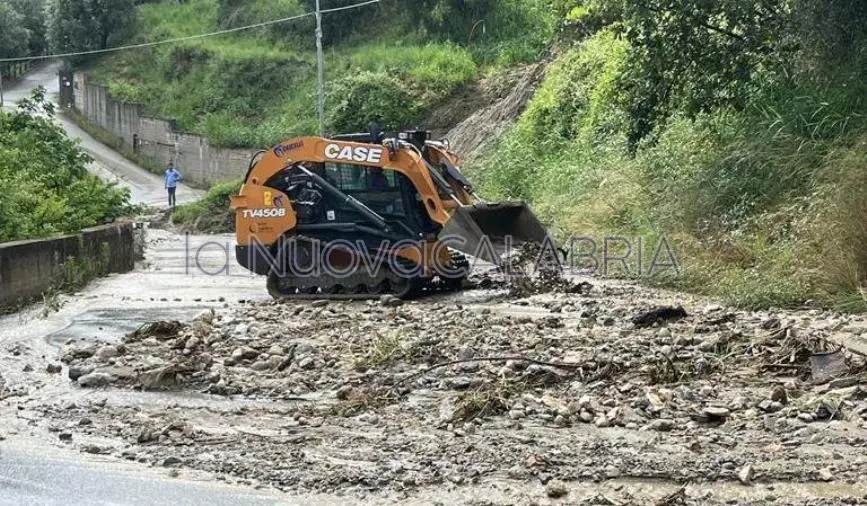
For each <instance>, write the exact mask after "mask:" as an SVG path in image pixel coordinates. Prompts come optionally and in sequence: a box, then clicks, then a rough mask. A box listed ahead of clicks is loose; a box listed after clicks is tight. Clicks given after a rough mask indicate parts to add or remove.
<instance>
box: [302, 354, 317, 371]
mask: <svg viewBox="0 0 867 506" xmlns="http://www.w3.org/2000/svg"><path fill="white" fill-rule="evenodd" d="M315 366H316V361H315V360H313V358H311V357H304V358H302V359H301V360H300V361H299V362H298V367H300V368H301V369H304V370H305V371H309V370H310V369H313V368H314V367H315Z"/></svg>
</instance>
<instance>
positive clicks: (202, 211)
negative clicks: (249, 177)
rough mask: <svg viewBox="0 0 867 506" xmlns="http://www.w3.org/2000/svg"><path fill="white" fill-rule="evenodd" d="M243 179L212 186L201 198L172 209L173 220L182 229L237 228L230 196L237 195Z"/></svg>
mask: <svg viewBox="0 0 867 506" xmlns="http://www.w3.org/2000/svg"><path fill="white" fill-rule="evenodd" d="M240 189H241V180H240V179H238V180H235V181H224V182H221V183H217V184H215V185H214V186H212V187H211V188H210V189H209V190H208V192H207V193H206V194H205V196H204V197H202V198H201V199H200V200H198V201H196V202H191V203H189V204H183V205H180V206H178V207H177V208H176V209H175V210H174V211H172V215H171V221H172V223H173V224H175V225H178V226H180V227H181V228H182V229H184V230H187V231H190V232H198V233H224V232H229V231H232V230H234V229H235V213H234V212H233V211H232V210H231V209H229V206H228V202H229V197H231V196H232V195H237V194H238V191H239V190H240Z"/></svg>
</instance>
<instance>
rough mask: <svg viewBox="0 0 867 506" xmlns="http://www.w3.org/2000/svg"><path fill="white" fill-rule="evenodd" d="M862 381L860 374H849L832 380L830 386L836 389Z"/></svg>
mask: <svg viewBox="0 0 867 506" xmlns="http://www.w3.org/2000/svg"><path fill="white" fill-rule="evenodd" d="M860 381H861V380H860V378H858V376H849V377H846V378H837V379H835V380H831V382H830V383H828V386H829V387H830V388H831V389H832V390H836V389H838V388H849V387H851V386H854V385H857V384H858V383H859V382H860Z"/></svg>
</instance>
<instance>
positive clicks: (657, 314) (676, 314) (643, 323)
mask: <svg viewBox="0 0 867 506" xmlns="http://www.w3.org/2000/svg"><path fill="white" fill-rule="evenodd" d="M686 316H687V314H686V310H684V309H683V307H682V306H677V307H674V306H665V307H658V308H656V309H651V310H650V311H645V312H643V313H639V314H637V315H635V316H634V317H633V318H632V324H633V325H635V326H636V327H638V328H642V327H650V326H652V325H653V324H655V323H661V322H665V321H669V320H678V319H680V318H685V317H686Z"/></svg>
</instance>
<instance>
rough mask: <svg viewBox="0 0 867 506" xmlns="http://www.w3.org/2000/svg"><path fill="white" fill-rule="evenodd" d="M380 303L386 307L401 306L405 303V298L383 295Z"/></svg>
mask: <svg viewBox="0 0 867 506" xmlns="http://www.w3.org/2000/svg"><path fill="white" fill-rule="evenodd" d="M379 303H380V304H382V305H383V306H385V307H400V306H402V305H403V300H401V299H399V298H397V297H395V296H394V295H383V296H382V297H380V298H379Z"/></svg>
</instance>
